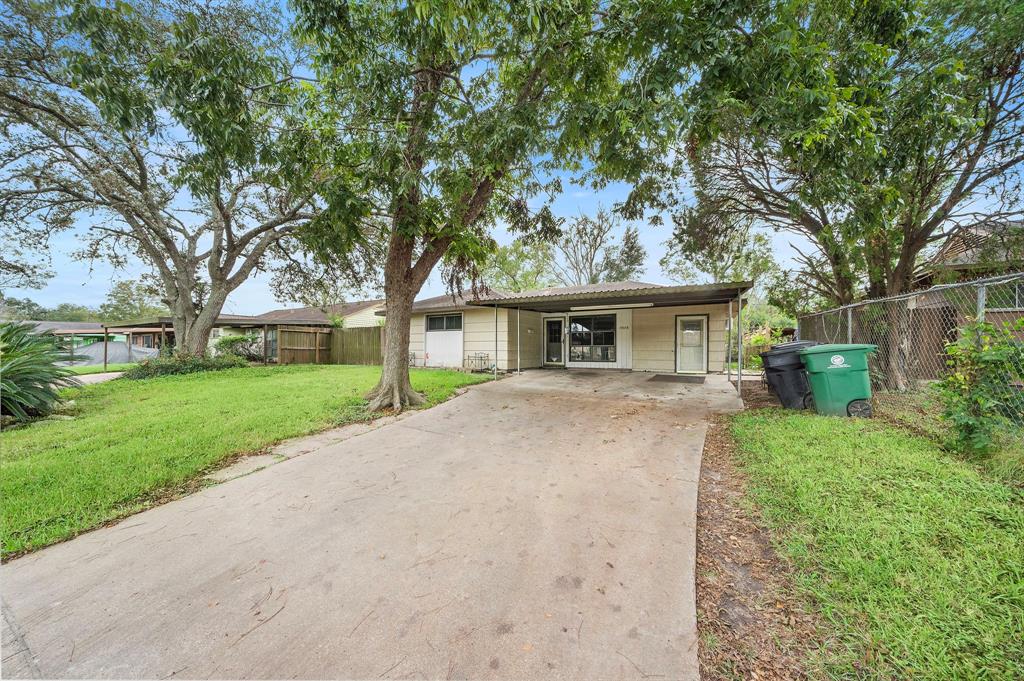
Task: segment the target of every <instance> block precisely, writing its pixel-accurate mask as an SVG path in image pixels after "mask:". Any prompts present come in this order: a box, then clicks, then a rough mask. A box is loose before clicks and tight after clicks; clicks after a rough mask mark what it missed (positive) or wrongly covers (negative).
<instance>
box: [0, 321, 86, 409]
mask: <svg viewBox="0 0 1024 681" xmlns="http://www.w3.org/2000/svg"><path fill="white" fill-rule="evenodd" d="M67 356H68V355H67V349H66V348H61V347H60V345H59V344H58V343H57V342H55V340H54V338H53V337H52V336H43V335H40V334H38V333H35V328H34V327H33V326H32V324H27V323H25V322H0V413H2V414H3V415H4V416H12V417H14V419H15V420H17V421H26V420H28V419H31V418H34V417H37V416H45V415H46V414H49V413H50V412H52V411H53V410H54V408H55V407H56V406H57V403H58V402H59V401H60V394H59V393H60V389H61V388H64V387H68V386H75V385H80V383H79V381H78V380H77V379H76V378H74V375H73V374H72V373H71V369H69V368H68V367H66V366H61V365H59V364H57V362H58V361H61V360H64V359H67Z"/></svg>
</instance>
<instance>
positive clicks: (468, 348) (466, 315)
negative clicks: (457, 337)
mask: <svg viewBox="0 0 1024 681" xmlns="http://www.w3.org/2000/svg"><path fill="white" fill-rule="evenodd" d="M514 314H515V313H513V316H514ZM508 317H509V315H508V310H506V309H504V308H499V309H498V327H497V328H498V349H497V352H498V371H505V370H507V369H508V368H509V361H508V360H509V356H508V330H509V321H508ZM494 328H495V327H494V308H475V309H471V310H463V312H462V334H463V336H462V337H463V349H462V356H463V365H464V366H465V365H466V362H465V360H466V359H467V358H469V357H470V356H471V355H476V354H478V353H486V354H487V357H488V364H491V363H493V362H494V352H495V349H494Z"/></svg>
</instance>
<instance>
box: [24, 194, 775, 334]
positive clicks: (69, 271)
mask: <svg viewBox="0 0 1024 681" xmlns="http://www.w3.org/2000/svg"><path fill="white" fill-rule="evenodd" d="M628 193H629V187H628V185H625V184H621V183H620V184H613V185H610V186H608V187H604V188H602V189H600V190H596V191H595V190H593V189H590V188H587V187H581V186H578V185H572V184H570V183H568V182H567V183H565V191H564V192H563V193H562V194H561V195H559V196H558V197H556V199H555V201H554V203H553V205H552V209H553V210H554V212H555V214H556V215H559V216H563V217H567V218H568V217H573V216H576V215H579V214H580V213H584V214H590V215H592V214H594V213H596V212H597V209H598V207H599V206H604V207H606V208H610V207H611V206H613V205H614V204H615V203H616V202H619V201H622V200H623V199H624V198H625V197H626V195H627V194H628ZM634 224H637V225H638V226H639V227H640V240H641V242H642V243H643V245H644V247H645V248H646V249H647V271H646V272H645V274H644V276H643V280H644V281H649V282H652V283H655V284H667V283H670V282H669V280H668V279H666V278H665V277H664V275H662V273H661V268H660V267H659V265H658V260H659V259H660V258H661V256H662V255H663V254H664V251H665V249H664V246H663V244H664V242H665V240H666V239H667V238H668V237H669V236H670V235H671V232H672V228H671V224H670V222H669V221H668V220H666V224H663V225H660V226H654V225H651V224H649V223H646V222H637V223H634ZM495 238H496V239H497V240H498V242H499V243H502V244H505V243H508V242H509V241H511V239H512V237H511V236H510V235H509V234H508V233H507V232H505V231H504V230H502V229H498V230H497V232H496V233H495ZM791 240H792V236H791V235H788V234H775V235H773V238H772V241H773V245H774V250H775V257H776V260H777V261H778V262H779V263H780V264H782V265H783V266H786V265H788V264H789V263H791V262H792V257H793V255H794V251H793V248H792V246H790V245H789V244H790V241H791ZM78 247H79V242H78V239H77V238H76V236H75V235H74V234H73V233H67V234H63V235H60V236H58V237H57V238H55V239H54V240H53V242H52V244H51V251H50V257H51V258H52V261H53V268H52V269H53V270H54V272H55V276H54V277H53V279H51V280H50V281H49V282H48V284H47V285H46V287H45V288H43V289H42V290H28V289H8V290H7V291H6V292H5V293H6V295H8V296H11V297H16V298H23V297H27V298H31V299H32V300H34V301H36V302H37V303H39V304H41V305H44V306H46V307H53V306H56V305H58V304H59V303H65V302H70V303H77V304H82V305H88V306H91V307H95V306H98V305H99V304H100V303H102V302H103V300H104V298H105V297H106V294H107V291H108V290H109V289H110V286H111V284H112V283H113V282H114V281H117V280H118V279H129V278H133V277H136V276H138V275H140V274H142V273H143V272H144V271H145V268H144V267H142V266H141V265H140V264H138V263H133V264H132V265H131V266H129V267H128V268H127V269H126V270H118V271H115V270H114V269H113V268H112V267H111V266H110V265H109V264H107V263H105V262H94V263H88V262H80V261H76V260H74V259H72V257H71V253H72V252H73V251H74V250H75V249H76V248H78ZM269 281H270V277H269V275H266V274H257V275H256V276H254V277H252V278H251V279H250V280H249V281H247V282H246V283H244V284H243V285H242V286H241V287H239V288H238V289H237V290H235V291H234V293H232V294H231V296H230V297H229V298H228V301H227V303H226V305H225V306H224V312H225V313H227V314H259V313H261V312H266V311H267V310H270V309H274V308H278V307H294V306H295V304H294V303H290V301H283V302H282V301H276V300H275V299H274V296H273V293H271V290H270V285H269ZM444 292H445V290H444V284H443V283H442V282H441V277H440V275H439V273H438V272H437V271H436V270H435V272H434V273H433V274H431V276H430V279H429V280H428V281H427V283H426V284H425V285H424V287H423V290H422V291H421V293H420V297H421V298H427V297H430V296H436V295H441V294H443V293H444Z"/></svg>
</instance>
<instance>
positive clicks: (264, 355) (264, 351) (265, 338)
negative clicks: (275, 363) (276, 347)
mask: <svg viewBox="0 0 1024 681" xmlns="http://www.w3.org/2000/svg"><path fill="white" fill-rule="evenodd" d="M267 364H269V361H268V360H267V325H266V324H264V325H263V365H264V366H266V365H267Z"/></svg>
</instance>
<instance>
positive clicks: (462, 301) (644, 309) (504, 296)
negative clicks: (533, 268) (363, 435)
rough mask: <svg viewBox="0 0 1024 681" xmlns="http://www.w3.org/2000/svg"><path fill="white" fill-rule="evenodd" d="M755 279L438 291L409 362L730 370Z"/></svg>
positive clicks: (418, 323)
mask: <svg viewBox="0 0 1024 681" xmlns="http://www.w3.org/2000/svg"><path fill="white" fill-rule="evenodd" d="M751 286H752V284H751V282H749V281H740V282H726V283H718V284H707V285H690V286H658V285H655V284H645V283H642V282H635V281H622V282H607V283H601V284H593V285H588V286H569V287H560V288H548V289H538V290H531V291H523V292H520V293H503V292H499V291H489V292H486V293H484V294H481V295H479V296H477V297H474V298H468V297H460V296H455V297H453V296H450V295H445V296H438V297H436V298H430V299H427V300H421V301H417V302H416V303H415V304H414V305H413V309H412V312H413V314H412V319H411V322H410V325H411V328H410V347H409V350H410V361H411V362H412V363H413V364H415V365H417V366H445V367H464V368H471V369H490V370H497V371H516V370H520V369H529V368H538V367H552V368H554V367H557V368H566V369H574V368H581V369H620V370H633V371H650V372H657V373H672V374H706V373H717V372H724V371H725V370H726V367H727V362H728V360H729V359H730V358H729V357H728V342H727V338H728V329H729V328H730V324H731V320H734V319H735V318H737V317H738V316H739V315H740V314H741V312H740V302H741V300H742V298H743V296H744V295H745V294H746V293H747V292H748V291H749V290H750V288H751ZM732 359H735V358H732Z"/></svg>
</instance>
